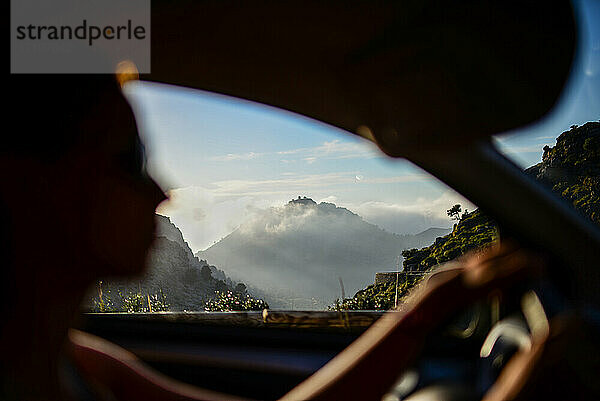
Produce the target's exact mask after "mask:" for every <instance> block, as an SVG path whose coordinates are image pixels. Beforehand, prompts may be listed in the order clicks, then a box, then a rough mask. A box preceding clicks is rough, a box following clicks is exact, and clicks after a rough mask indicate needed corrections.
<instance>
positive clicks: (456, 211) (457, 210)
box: [446, 205, 462, 221]
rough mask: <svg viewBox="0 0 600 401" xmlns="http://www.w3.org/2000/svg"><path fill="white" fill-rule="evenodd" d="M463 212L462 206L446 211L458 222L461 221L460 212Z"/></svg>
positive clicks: (455, 206)
mask: <svg viewBox="0 0 600 401" xmlns="http://www.w3.org/2000/svg"><path fill="white" fill-rule="evenodd" d="M461 211H462V207H461V206H460V205H454V206H452V207H451V208H450V209H448V210H446V213H447V214H448V216H449V217H450V218H451V219H453V220H456V221H460V212H461Z"/></svg>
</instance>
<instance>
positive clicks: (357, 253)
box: [196, 197, 448, 309]
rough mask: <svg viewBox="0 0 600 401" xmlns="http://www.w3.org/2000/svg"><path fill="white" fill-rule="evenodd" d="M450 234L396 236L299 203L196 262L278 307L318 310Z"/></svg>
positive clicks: (340, 212) (255, 221)
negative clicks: (407, 252)
mask: <svg viewBox="0 0 600 401" xmlns="http://www.w3.org/2000/svg"><path fill="white" fill-rule="evenodd" d="M447 232H448V230H444V229H430V230H427V231H425V232H423V233H420V234H418V235H397V234H393V233H390V232H387V231H385V230H382V229H381V228H379V227H378V226H376V225H374V224H371V223H368V222H366V221H365V220H363V219H362V218H361V217H360V216H359V215H357V214H355V213H353V212H351V211H350V210H348V209H346V208H343V207H338V206H336V205H335V204H333V203H327V202H321V203H319V204H317V203H316V202H315V201H313V200H312V199H310V198H306V197H304V198H300V197H298V199H293V200H291V201H290V202H288V203H287V204H286V205H284V206H282V207H273V208H270V209H268V210H265V211H263V212H262V213H260V214H259V215H257V216H256V217H254V218H252V219H251V220H250V221H247V222H245V223H244V224H242V225H241V226H240V227H239V228H238V229H237V230H235V231H234V232H232V233H231V234H229V235H228V236H227V237H225V238H223V239H222V240H221V241H219V242H218V243H216V244H215V245H213V246H211V247H210V248H208V249H207V250H205V251H201V252H198V253H197V254H196V256H197V257H201V258H202V259H206V260H210V261H211V263H214V264H216V265H218V266H219V267H221V268H223V269H224V270H226V271H227V272H228V274H229V275H231V277H232V278H234V279H235V280H238V281H242V282H244V283H245V284H247V285H248V288H250V289H251V291H252V292H253V293H254V294H256V295H257V296H261V297H265V299H266V300H267V302H269V304H270V305H271V307H280V308H292V307H293V308H296V309H299V308H311V309H314V308H318V307H324V306H326V305H328V304H330V303H331V302H332V301H333V299H335V298H337V297H338V296H339V294H340V283H339V279H340V278H341V280H342V282H343V285H344V287H345V291H348V292H354V291H356V290H358V289H359V288H362V287H364V286H365V285H366V284H367V283H370V282H372V281H373V277H374V275H375V273H376V272H378V271H382V270H393V269H395V266H396V263H397V258H398V257H400V261H401V260H402V258H401V256H400V254H401V252H402V250H403V249H406V248H410V247H415V246H423V245H425V244H427V243H429V242H431V241H432V240H433V239H434V238H435V237H436V236H439V235H443V234H445V233H447Z"/></svg>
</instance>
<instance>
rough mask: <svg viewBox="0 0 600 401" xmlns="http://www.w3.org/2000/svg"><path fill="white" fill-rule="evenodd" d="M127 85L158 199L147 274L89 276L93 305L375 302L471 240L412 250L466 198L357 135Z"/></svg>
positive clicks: (209, 307)
mask: <svg viewBox="0 0 600 401" xmlns="http://www.w3.org/2000/svg"><path fill="white" fill-rule="evenodd" d="M125 93H126V95H127V97H128V98H129V100H130V102H131V103H132V105H133V107H134V112H135V114H136V118H137V120H138V125H139V128H140V132H141V136H142V139H143V141H144V143H145V147H146V155H147V166H148V171H149V173H150V175H151V176H152V177H153V178H154V179H155V180H156V181H157V182H158V183H159V185H160V186H161V187H162V189H163V190H164V191H165V192H166V193H167V194H168V195H169V200H167V201H165V202H163V203H162V204H161V205H159V207H158V209H157V211H156V212H157V214H156V223H157V230H156V236H157V238H156V240H155V243H154V246H153V248H152V250H151V252H150V254H149V256H148V270H147V272H146V275H145V276H144V277H143V278H142V279H141V280H131V281H121V282H115V281H109V280H103V282H99V283H98V284H97V286H96V288H94V289H93V291H92V300H91V301H90V302H89V305H88V306H89V307H91V308H92V309H93V310H96V311H129V312H139V311H150V310H152V311H153V312H156V311H162V310H170V311H230V310H262V309H265V308H269V309H271V310H277V309H284V310H331V309H339V308H344V309H362V310H365V309H367V310H385V309H389V308H390V307H393V306H394V305H393V304H396V303H397V302H398V299H401V298H402V296H403V295H405V294H406V292H407V291H408V289H409V288H410V287H411V286H412V285H413V284H414V283H416V282H417V281H418V280H419V279H420V278H421V277H422V275H423V273H425V272H426V271H428V270H429V269H430V268H431V267H433V266H434V265H436V264H438V263H439V262H443V261H445V260H448V259H450V258H452V257H454V256H456V255H457V254H459V253H462V252H465V251H467V250H469V249H471V248H475V247H476V245H479V244H464V243H457V244H448V245H447V246H446V248H444V249H443V251H442V253H440V254H435V255H434V254H433V252H432V254H431V255H429V254H427V257H423V251H422V249H423V248H425V247H429V246H430V245H432V244H434V243H435V242H436V241H438V243H441V242H443V241H445V240H444V238H446V236H448V234H450V233H451V232H452V230H453V226H455V225H456V223H457V222H459V221H461V220H464V219H467V218H468V217H469V216H471V217H470V218H472V219H473V220H474V221H475V220H476V218H477V216H476V213H475V214H473V211H474V210H475V209H476V208H475V206H474V205H472V204H471V203H469V202H468V201H467V200H465V199H464V198H462V197H461V196H459V195H458V194H456V193H455V192H454V191H452V190H450V189H449V188H448V187H446V186H445V185H443V184H441V183H440V182H439V181H438V180H436V179H435V178H433V177H432V176H430V175H429V174H427V173H425V172H423V171H422V170H420V169H418V168H416V167H415V166H413V165H412V164H410V163H409V162H407V161H403V160H392V159H389V158H388V157H386V156H384V155H383V153H382V152H381V151H379V150H378V149H377V148H376V146H375V145H374V144H372V143H371V142H369V141H366V140H364V139H362V138H360V137H358V136H355V135H352V134H349V133H347V132H344V131H341V130H339V129H336V128H334V127H331V126H328V125H325V124H322V123H319V122H316V121H314V120H311V119H308V118H305V117H302V116H299V115H295V114H293V113H289V112H285V111H282V110H278V109H275V108H272V107H268V106H264V105H259V104H256V103H252V102H247V101H242V100H239V99H234V98H229V97H225V96H219V95H215V94H211V93H207V92H202V91H198V90H190V89H186V88H181V87H174V86H167V85H161V84H156V83H149V82H139V81H138V82H132V83H129V84H128V85H127V86H126V88H125ZM486 227H487V226H486ZM486 230H487V231H485V233H484V235H482V236H480V238H479V240H480V242H481V245H484V243H487V242H490V241H492V240H493V239H494V238H495V231H494V227H493V226H492V225H489V227H487V228H486ZM480 234H481V233H480ZM451 245H452V246H451ZM419 252H421V253H419ZM438 253H439V252H438ZM409 262H410V263H409ZM421 262H422V263H421ZM403 270H404V273H402V274H401V275H400V276H399V279H398V280H396V276H397V275H398V274H397V272H399V271H403ZM375 284H377V285H375ZM392 287H393V288H392ZM396 288H398V296H396ZM361 291H362V293H360V292H361ZM357 293H359V296H358V298H357V297H355V294H357ZM361 294H362V295H361ZM344 299H345V301H344Z"/></svg>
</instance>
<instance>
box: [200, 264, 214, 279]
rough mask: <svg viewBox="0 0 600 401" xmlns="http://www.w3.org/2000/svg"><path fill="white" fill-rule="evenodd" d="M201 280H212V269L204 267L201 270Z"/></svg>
mask: <svg viewBox="0 0 600 401" xmlns="http://www.w3.org/2000/svg"><path fill="white" fill-rule="evenodd" d="M200 278H201V279H202V280H203V281H210V279H211V278H212V271H211V270H210V267H208V266H207V265H204V266H202V270H200Z"/></svg>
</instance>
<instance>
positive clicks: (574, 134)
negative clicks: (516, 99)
mask: <svg viewBox="0 0 600 401" xmlns="http://www.w3.org/2000/svg"><path fill="white" fill-rule="evenodd" d="M543 152H544V153H543V155H542V161H541V162H540V163H538V164H536V165H534V166H532V167H529V168H528V169H526V170H525V173H526V174H529V175H531V176H533V177H535V178H536V179H537V180H538V181H540V182H542V183H543V184H545V185H547V186H548V187H549V188H550V189H552V191H553V192H555V193H556V194H557V195H559V196H561V197H563V198H564V199H566V200H567V201H569V202H570V203H571V204H572V205H573V206H574V208H575V209H576V210H578V211H579V212H581V213H582V214H583V215H585V216H586V217H588V218H589V219H590V220H591V221H593V222H595V223H596V224H599V225H600V123H598V122H588V123H587V124H585V125H583V126H581V127H578V126H572V127H571V129H570V130H569V131H565V132H563V133H562V134H561V135H560V136H559V137H558V138H557V139H556V145H555V146H554V147H549V146H546V147H544V149H543ZM497 238H498V232H497V229H496V225H495V223H494V222H493V220H492V219H490V218H489V217H487V216H486V215H484V214H483V213H481V212H480V211H479V210H476V211H474V212H472V213H465V214H463V215H462V217H461V219H460V221H459V222H458V224H456V225H455V226H454V228H453V230H452V232H451V233H449V234H448V235H445V236H443V237H440V238H437V239H436V240H435V242H434V243H432V244H431V245H429V246H427V247H424V248H421V249H409V250H406V251H404V252H403V253H402V255H403V256H404V269H406V270H418V271H426V270H428V269H430V268H432V267H434V266H436V265H438V264H440V263H444V262H446V261H449V260H452V259H454V258H456V257H457V256H460V255H463V254H465V253H466V252H468V251H470V250H474V249H481V248H484V247H486V246H488V245H489V244H491V243H492V242H493V241H495V240H496V239H497ZM406 284H407V285H406ZM413 284H414V282H408V283H402V293H405V292H407V291H408V290H409V289H410V287H411V286H412V285H413ZM393 287H394V286H393V284H392V283H383V284H377V285H375V284H373V285H370V286H368V287H366V288H365V289H363V290H361V291H358V292H357V293H356V294H355V295H354V297H352V298H347V299H345V300H343V301H342V302H341V305H339V307H341V308H345V309H365V308H367V309H373V308H377V309H389V308H391V307H392V306H393V302H394V296H395V288H393Z"/></svg>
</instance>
